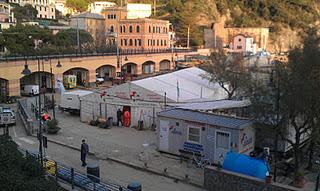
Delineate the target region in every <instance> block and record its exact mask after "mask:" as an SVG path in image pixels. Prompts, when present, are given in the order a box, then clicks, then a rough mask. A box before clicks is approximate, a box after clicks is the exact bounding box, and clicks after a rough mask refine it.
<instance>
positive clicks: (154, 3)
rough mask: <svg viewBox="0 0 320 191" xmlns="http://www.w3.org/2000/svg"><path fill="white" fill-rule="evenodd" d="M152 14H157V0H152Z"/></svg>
mask: <svg viewBox="0 0 320 191" xmlns="http://www.w3.org/2000/svg"><path fill="white" fill-rule="evenodd" d="M153 14H154V16H156V14H157V1H156V0H153Z"/></svg>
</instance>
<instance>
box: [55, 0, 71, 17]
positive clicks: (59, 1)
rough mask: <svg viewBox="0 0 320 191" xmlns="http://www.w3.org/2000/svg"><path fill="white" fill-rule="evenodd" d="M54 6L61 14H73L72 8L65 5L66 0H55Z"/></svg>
mask: <svg viewBox="0 0 320 191" xmlns="http://www.w3.org/2000/svg"><path fill="white" fill-rule="evenodd" d="M55 8H56V10H58V11H59V12H60V13H61V15H63V16H65V15H68V14H69V15H73V14H74V13H75V12H74V10H72V9H70V8H69V7H67V6H66V0H55Z"/></svg>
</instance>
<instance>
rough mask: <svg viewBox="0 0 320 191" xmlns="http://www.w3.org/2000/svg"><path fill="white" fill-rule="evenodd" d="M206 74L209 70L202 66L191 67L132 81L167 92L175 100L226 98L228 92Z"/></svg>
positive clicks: (152, 89) (159, 92)
mask: <svg viewBox="0 0 320 191" xmlns="http://www.w3.org/2000/svg"><path fill="white" fill-rule="evenodd" d="M206 74H207V72H206V71H204V70H202V69H200V68H197V67H191V68H187V69H183V70H178V71H175V72H172V73H168V74H163V75H159V76H155V77H150V78H145V79H142V80H137V81H133V82H132V83H133V84H136V85H138V86H141V87H143V88H145V89H147V90H149V91H152V92H154V93H157V94H160V95H164V93H166V95H167V98H169V99H171V100H173V101H179V102H188V100H195V99H206V100H208V99H210V100H219V99H225V98H226V97H227V94H226V92H225V91H224V90H223V89H222V88H221V87H220V86H219V85H218V84H217V83H212V82H210V81H209V80H208V79H207V78H204V77H203V76H204V75H206Z"/></svg>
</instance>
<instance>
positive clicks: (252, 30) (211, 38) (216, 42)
mask: <svg viewBox="0 0 320 191" xmlns="http://www.w3.org/2000/svg"><path fill="white" fill-rule="evenodd" d="M225 22H226V18H224V17H222V18H221V20H220V21H219V22H216V23H213V24H212V26H211V29H206V30H205V31H204V38H205V48H212V49H219V48H224V47H227V46H228V45H230V44H231V43H232V41H233V40H234V39H233V38H234V37H235V36H236V35H238V34H243V35H246V36H250V37H252V38H253V41H254V42H255V43H256V46H257V47H256V49H257V51H259V50H266V49H267V46H268V39H269V28H263V27H245V28H236V27H225Z"/></svg>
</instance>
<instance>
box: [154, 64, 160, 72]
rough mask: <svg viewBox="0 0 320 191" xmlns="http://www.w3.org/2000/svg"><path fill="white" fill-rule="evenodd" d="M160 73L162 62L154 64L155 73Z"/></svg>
mask: <svg viewBox="0 0 320 191" xmlns="http://www.w3.org/2000/svg"><path fill="white" fill-rule="evenodd" d="M159 71H160V62H155V63H154V72H159Z"/></svg>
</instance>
